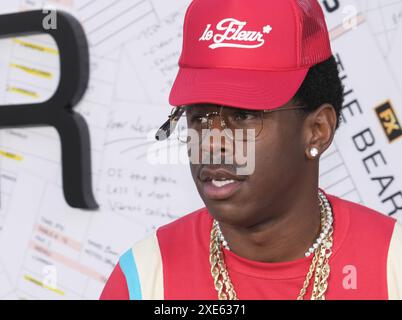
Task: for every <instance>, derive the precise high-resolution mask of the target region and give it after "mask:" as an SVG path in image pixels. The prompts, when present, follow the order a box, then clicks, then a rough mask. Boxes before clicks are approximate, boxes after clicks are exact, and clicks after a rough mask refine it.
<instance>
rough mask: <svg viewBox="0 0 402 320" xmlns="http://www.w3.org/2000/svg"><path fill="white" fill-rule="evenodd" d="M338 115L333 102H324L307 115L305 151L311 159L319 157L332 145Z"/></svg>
mask: <svg viewBox="0 0 402 320" xmlns="http://www.w3.org/2000/svg"><path fill="white" fill-rule="evenodd" d="M337 121H338V119H337V115H336V111H335V108H334V107H333V106H332V105H331V104H328V103H326V104H323V105H321V106H320V107H319V108H318V109H317V110H316V111H314V112H312V113H311V114H309V115H308V116H307V119H306V120H305V125H304V132H305V135H304V136H305V144H306V148H305V152H306V156H307V158H308V159H310V160H314V159H319V157H320V155H321V154H323V153H324V152H325V151H326V150H327V149H328V148H329V146H330V145H331V143H332V141H333V139H334V135H335V131H336V127H337Z"/></svg>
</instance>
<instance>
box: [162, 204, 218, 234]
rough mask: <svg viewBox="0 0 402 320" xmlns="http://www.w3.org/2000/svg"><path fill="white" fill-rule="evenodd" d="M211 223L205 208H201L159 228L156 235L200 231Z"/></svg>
mask: <svg viewBox="0 0 402 320" xmlns="http://www.w3.org/2000/svg"><path fill="white" fill-rule="evenodd" d="M210 221H212V218H211V216H210V214H209V213H208V210H207V208H201V209H198V210H196V211H194V212H191V213H189V214H186V215H184V216H182V217H180V218H178V219H176V220H174V221H172V222H170V223H168V224H166V225H163V226H161V227H160V228H159V229H158V230H157V234H158V235H159V234H161V233H176V232H189V231H190V230H195V229H198V230H199V229H200V228H203V227H205V226H206V225H208V224H209V223H210Z"/></svg>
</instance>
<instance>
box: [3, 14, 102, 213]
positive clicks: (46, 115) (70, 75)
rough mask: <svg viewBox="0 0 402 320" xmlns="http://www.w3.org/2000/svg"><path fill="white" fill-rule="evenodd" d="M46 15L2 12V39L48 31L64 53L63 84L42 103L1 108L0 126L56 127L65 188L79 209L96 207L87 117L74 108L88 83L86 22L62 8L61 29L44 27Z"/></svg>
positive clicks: (69, 197)
mask: <svg viewBox="0 0 402 320" xmlns="http://www.w3.org/2000/svg"><path fill="white" fill-rule="evenodd" d="M52 18H53V19H54V18H55V17H54V16H52ZM44 19H46V16H44V12H42V11H39V10H38V11H28V12H22V13H14V14H6V15H0V38H7V37H8V38H12V37H18V36H24V35H31V34H48V35H50V36H51V37H52V38H53V39H54V40H55V42H56V44H57V46H58V51H59V57H60V82H59V85H58V88H57V90H56V92H55V94H54V95H53V96H52V97H51V98H50V99H49V100H47V101H45V102H42V103H39V104H24V105H8V106H1V107H0V128H23V127H38V126H39V127H40V126H51V127H53V128H55V129H56V130H57V132H58V134H59V136H60V140H61V149H62V150H61V151H62V152H61V154H62V159H61V162H62V175H63V191H64V197H65V199H66V201H67V203H68V204H69V205H70V206H71V207H74V208H80V209H96V208H97V207H98V205H97V203H96V201H95V198H94V196H93V192H92V178H91V156H90V155H91V154H90V150H91V149H90V138H89V129H88V126H87V123H86V122H85V120H84V118H83V117H82V116H81V115H79V114H78V113H76V112H74V107H75V106H76V105H77V103H78V102H79V101H80V100H81V98H82V96H83V95H84V93H85V91H86V89H87V87H88V81H89V51H88V43H87V40H86V36H85V33H84V30H83V29H82V27H81V25H80V24H79V23H78V21H77V20H76V19H75V18H74V17H73V16H71V15H70V14H68V13H65V12H62V11H57V27H56V28H52V27H45V25H44ZM45 22H46V21H45ZM46 26H47V24H46Z"/></svg>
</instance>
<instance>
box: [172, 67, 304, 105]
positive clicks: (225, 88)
mask: <svg viewBox="0 0 402 320" xmlns="http://www.w3.org/2000/svg"><path fill="white" fill-rule="evenodd" d="M308 71H309V68H306V69H298V70H291V71H258V70H255V71H254V70H239V69H201V68H199V69H196V68H180V70H179V73H178V75H177V77H176V81H175V83H174V85H173V88H172V91H171V93H170V98H169V103H170V104H171V105H172V106H183V105H190V104H197V103H212V104H219V105H225V106H232V107H237V108H244V109H254V110H272V109H276V108H279V107H281V106H283V105H285V104H286V103H288V102H289V101H290V100H291V99H292V98H293V97H294V96H295V94H296V93H297V91H298V90H299V88H300V86H301V85H302V83H303V81H304V79H305V78H306V76H307V73H308Z"/></svg>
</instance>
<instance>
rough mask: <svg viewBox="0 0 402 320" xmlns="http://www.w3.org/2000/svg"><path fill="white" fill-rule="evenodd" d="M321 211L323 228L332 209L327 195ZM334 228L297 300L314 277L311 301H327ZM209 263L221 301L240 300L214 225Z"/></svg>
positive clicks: (320, 246)
mask: <svg viewBox="0 0 402 320" xmlns="http://www.w3.org/2000/svg"><path fill="white" fill-rule="evenodd" d="M319 202H320V210H321V228H322V226H323V222H324V221H325V219H326V217H327V215H328V214H329V212H330V210H331V207H330V205H329V202H328V200H327V199H326V197H325V195H324V194H323V193H321V192H320V194H319ZM332 236H333V227H332V225H331V227H330V229H329V232H328V234H327V236H326V237H325V238H324V239H323V241H322V242H321V244H320V245H319V246H318V247H317V249H316V250H315V254H314V257H313V260H312V262H311V265H310V268H309V270H308V273H307V276H306V279H305V281H304V283H303V287H302V289H301V290H300V293H299V296H298V297H297V300H303V299H304V297H305V295H306V292H307V289H308V287H309V285H310V282H311V279H312V278H313V276H314V281H313V290H312V294H311V300H325V292H326V291H327V289H328V278H329V274H330V267H329V258H330V256H331V254H332V245H333V237H332ZM209 253H210V254H209V261H210V264H211V274H212V278H213V280H214V285H215V289H216V291H217V293H218V299H219V300H238V298H237V294H236V291H235V289H234V287H233V284H232V281H231V279H230V277H229V272H228V270H227V268H226V264H225V261H224V258H223V252H222V249H221V242H220V239H219V236H218V228H217V227H216V224H215V223H214V224H213V225H212V229H211V237H210V247H209Z"/></svg>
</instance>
